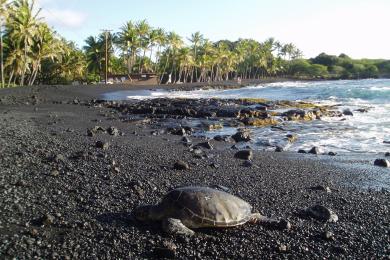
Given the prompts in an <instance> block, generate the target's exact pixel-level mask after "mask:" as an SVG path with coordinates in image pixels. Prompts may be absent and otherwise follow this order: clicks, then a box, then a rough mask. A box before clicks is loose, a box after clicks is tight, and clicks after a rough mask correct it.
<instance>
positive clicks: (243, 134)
mask: <svg viewBox="0 0 390 260" xmlns="http://www.w3.org/2000/svg"><path fill="white" fill-rule="evenodd" d="M232 138H233V140H234V141H236V142H249V141H250V140H251V134H250V132H249V131H245V130H239V131H238V132H237V133H235V134H234V135H232Z"/></svg>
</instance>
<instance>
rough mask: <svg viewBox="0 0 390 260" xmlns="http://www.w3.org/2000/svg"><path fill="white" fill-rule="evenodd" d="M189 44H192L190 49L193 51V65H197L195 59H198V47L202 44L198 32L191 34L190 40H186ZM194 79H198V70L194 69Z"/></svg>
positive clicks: (202, 38)
mask: <svg viewBox="0 0 390 260" xmlns="http://www.w3.org/2000/svg"><path fill="white" fill-rule="evenodd" d="M188 40H189V41H190V42H192V48H193V50H194V59H195V65H197V59H198V55H197V54H198V53H197V51H198V47H199V45H201V44H202V42H203V40H204V37H203V35H202V34H201V33H200V32H196V33H193V34H192V35H191V38H190V39H188ZM195 78H196V79H198V70H197V68H195Z"/></svg>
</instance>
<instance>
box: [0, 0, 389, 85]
mask: <svg viewBox="0 0 390 260" xmlns="http://www.w3.org/2000/svg"><path fill="white" fill-rule="evenodd" d="M0 4H1V8H0V15H1V17H2V27H1V36H2V42H1V72H2V73H1V86H2V87H13V86H25V85H39V84H46V85H50V84H70V83H72V82H80V83H89V84H90V83H98V82H101V81H102V80H104V76H105V72H106V69H107V71H108V74H109V75H127V76H128V77H129V78H130V79H131V76H132V75H133V74H140V73H152V74H155V75H156V77H157V79H158V83H161V84H164V83H178V82H205V81H209V82H210V81H223V80H231V79H236V78H242V79H260V78H265V77H290V78H297V79H312V78H319V79H359V78H375V77H387V76H390V61H388V60H369V59H362V60H354V59H352V58H350V57H349V56H347V55H346V54H340V55H339V56H334V55H328V54H325V53H321V54H320V55H318V56H317V57H315V58H312V59H303V58H302V57H303V53H302V52H301V51H300V50H299V49H298V47H296V46H295V45H294V44H293V43H281V42H279V41H278V40H276V39H274V38H268V39H267V40H265V41H263V42H258V41H255V40H253V39H238V40H237V41H234V42H232V41H229V40H220V41H217V42H212V41H210V40H208V39H206V38H205V37H204V36H203V35H202V33H201V32H195V33H193V34H192V35H191V37H190V38H188V39H186V38H183V37H181V36H180V35H178V34H176V33H175V32H167V31H165V30H164V29H163V28H158V27H154V26H152V25H150V24H149V23H148V22H147V21H146V20H142V21H132V20H130V21H127V22H124V23H123V26H122V27H121V28H118V29H117V30H116V31H112V32H102V34H100V35H91V36H89V37H88V38H87V39H86V40H85V45H84V46H82V48H79V47H78V46H76V44H75V43H73V42H71V41H68V40H66V39H65V38H63V37H61V36H60V35H58V34H57V33H56V32H55V30H54V29H53V28H50V27H49V26H48V25H47V23H46V22H45V20H44V19H43V18H40V14H39V10H36V9H35V8H34V1H31V0H16V1H12V2H9V1H7V0H1V2H0ZM106 59H107V62H106Z"/></svg>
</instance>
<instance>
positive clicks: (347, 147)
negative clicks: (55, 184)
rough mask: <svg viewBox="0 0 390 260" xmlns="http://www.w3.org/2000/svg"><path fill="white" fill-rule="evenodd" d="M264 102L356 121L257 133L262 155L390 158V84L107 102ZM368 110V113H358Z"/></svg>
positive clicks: (278, 86)
mask: <svg viewBox="0 0 390 260" xmlns="http://www.w3.org/2000/svg"><path fill="white" fill-rule="evenodd" d="M162 97H168V98H266V99H270V100H292V101H309V102H314V103H318V104H327V105H337V108H338V110H340V111H343V110H344V109H350V110H351V111H352V112H353V114H354V115H353V116H345V120H343V121H342V120H341V119H340V118H323V119H322V120H315V121H312V122H305V123H296V122H293V123H292V122H285V123H283V125H282V127H283V130H280V129H274V128H270V127H266V128H253V129H252V131H253V134H254V136H255V140H254V143H253V145H254V146H256V147H258V149H264V150H267V149H270V150H272V149H274V148H275V146H280V145H282V146H284V147H285V149H288V150H292V151H294V150H298V149H309V148H311V147H313V146H318V147H320V148H321V149H322V150H323V151H324V152H327V151H334V152H343V153H345V152H346V153H349V152H354V153H383V152H390V144H387V143H386V142H388V141H390V80H389V79H368V80H349V81H347V80H340V81H316V82H300V81H296V82H294V81H290V82H281V83H270V84H264V85H259V86H249V87H245V88H241V89H227V90H218V89H212V90H193V91H165V90H155V91H121V92H116V93H110V94H109V95H107V96H105V98H107V99H111V100H113V99H121V100H123V99H149V98H162ZM359 108H368V112H367V113H361V112H357V111H355V110H356V109H359ZM235 132H236V129H234V128H224V129H222V130H219V131H214V132H208V133H205V134H206V135H207V136H209V137H212V136H214V135H218V134H233V133H235ZM289 133H293V134H296V135H298V141H297V142H295V143H293V144H289V143H288V142H286V143H284V144H283V138H284V137H285V136H286V134H289Z"/></svg>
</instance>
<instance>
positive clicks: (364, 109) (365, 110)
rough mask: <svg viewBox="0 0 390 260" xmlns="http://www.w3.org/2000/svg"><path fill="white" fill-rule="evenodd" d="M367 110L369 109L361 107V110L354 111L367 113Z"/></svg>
mask: <svg viewBox="0 0 390 260" xmlns="http://www.w3.org/2000/svg"><path fill="white" fill-rule="evenodd" d="M368 110H369V109H368V108H367V107H363V108H359V109H356V110H355V111H357V112H360V113H368Z"/></svg>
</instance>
